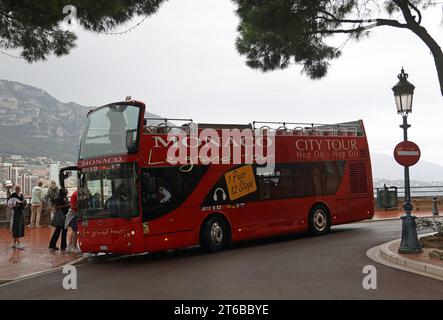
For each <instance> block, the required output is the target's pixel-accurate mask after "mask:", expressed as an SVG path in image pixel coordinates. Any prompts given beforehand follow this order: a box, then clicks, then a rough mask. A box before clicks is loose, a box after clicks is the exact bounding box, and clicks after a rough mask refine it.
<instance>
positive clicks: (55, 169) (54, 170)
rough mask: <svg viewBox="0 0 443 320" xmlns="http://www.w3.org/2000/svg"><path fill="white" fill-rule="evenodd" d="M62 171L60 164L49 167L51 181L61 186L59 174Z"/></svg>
mask: <svg viewBox="0 0 443 320" xmlns="http://www.w3.org/2000/svg"><path fill="white" fill-rule="evenodd" d="M59 171H60V165H59V164H58V163H53V164H51V165H50V166H49V181H55V182H57V185H58V184H59V179H58V174H59Z"/></svg>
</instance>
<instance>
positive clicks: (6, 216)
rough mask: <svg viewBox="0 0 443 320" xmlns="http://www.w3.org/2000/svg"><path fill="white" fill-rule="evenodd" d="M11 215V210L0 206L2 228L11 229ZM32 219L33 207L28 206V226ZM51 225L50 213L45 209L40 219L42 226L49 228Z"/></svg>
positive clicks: (0, 226)
mask: <svg viewBox="0 0 443 320" xmlns="http://www.w3.org/2000/svg"><path fill="white" fill-rule="evenodd" d="M10 217H11V216H10V213H9V208H8V207H7V206H6V205H4V204H0V228H8V227H9V221H10ZM30 218H31V206H29V205H28V206H27V207H26V209H25V219H26V225H28V224H29V220H30ZM49 223H50V215H49V211H48V210H46V208H44V210H43V211H42V216H41V219H40V224H41V225H42V226H47V225H49Z"/></svg>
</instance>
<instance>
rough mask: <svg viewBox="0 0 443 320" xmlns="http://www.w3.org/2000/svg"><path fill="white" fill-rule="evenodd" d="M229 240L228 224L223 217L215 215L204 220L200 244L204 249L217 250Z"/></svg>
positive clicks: (222, 247) (223, 246)
mask: <svg viewBox="0 0 443 320" xmlns="http://www.w3.org/2000/svg"><path fill="white" fill-rule="evenodd" d="M229 241H230V230H229V226H228V224H227V223H226V221H225V220H224V219H223V218H220V217H217V216H215V217H212V218H209V219H208V220H206V221H205V223H204V224H203V226H202V230H201V237H200V244H201V246H202V247H203V248H204V249H205V250H206V251H208V252H219V251H221V250H223V249H224V248H225V247H226V245H227V244H228V243H229Z"/></svg>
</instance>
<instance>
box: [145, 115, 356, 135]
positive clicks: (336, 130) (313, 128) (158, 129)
mask: <svg viewBox="0 0 443 320" xmlns="http://www.w3.org/2000/svg"><path fill="white" fill-rule="evenodd" d="M148 121H151V123H148ZM152 121H155V123H152ZM172 121H174V122H177V121H178V122H185V123H184V124H183V125H178V124H177V123H173V122H172ZM197 128H198V129H197ZM200 129H215V130H220V129H240V130H244V129H252V130H254V131H256V130H269V132H272V133H275V134H276V135H277V136H281V135H294V136H335V137H337V136H351V137H362V136H364V131H363V127H362V125H361V122H360V121H354V122H345V123H336V124H318V123H317V124H316V123H297V122H275V121H253V122H252V124H251V123H249V124H211V123H195V122H194V121H193V120H192V119H180V118H145V128H144V133H146V134H166V133H169V132H171V131H174V130H182V131H185V132H187V133H189V132H191V131H193V130H200Z"/></svg>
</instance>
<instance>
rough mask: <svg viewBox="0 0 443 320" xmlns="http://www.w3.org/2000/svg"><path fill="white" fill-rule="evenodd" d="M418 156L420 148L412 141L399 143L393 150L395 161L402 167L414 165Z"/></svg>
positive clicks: (418, 158)
mask: <svg viewBox="0 0 443 320" xmlns="http://www.w3.org/2000/svg"><path fill="white" fill-rule="evenodd" d="M420 155H421V152H420V148H419V147H418V146H417V145H416V144H415V143H414V142H412V141H403V142H400V143H399V144H398V145H397V146H396V147H395V149H394V158H395V160H396V161H397V162H398V163H399V164H401V165H402V166H404V167H411V166H413V165H414V164H416V163H417V162H418V160H420Z"/></svg>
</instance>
